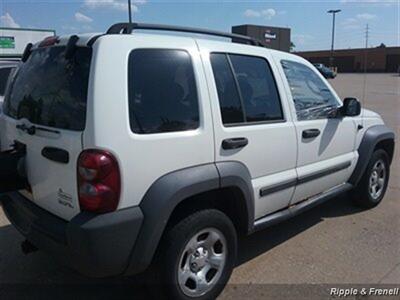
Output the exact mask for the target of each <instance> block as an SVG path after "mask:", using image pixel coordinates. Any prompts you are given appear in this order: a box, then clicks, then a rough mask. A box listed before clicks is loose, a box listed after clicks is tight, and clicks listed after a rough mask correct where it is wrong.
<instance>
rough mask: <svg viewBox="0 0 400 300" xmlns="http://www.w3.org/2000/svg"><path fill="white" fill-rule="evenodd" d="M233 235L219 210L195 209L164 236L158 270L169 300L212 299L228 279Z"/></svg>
mask: <svg viewBox="0 0 400 300" xmlns="http://www.w3.org/2000/svg"><path fill="white" fill-rule="evenodd" d="M236 248H237V237H236V231H235V227H234V226H233V224H232V221H231V220H230V219H229V218H228V217H227V216H226V215H225V214H224V213H222V212H220V211H218V210H214V209H207V210H202V211H199V212H196V213H194V214H192V215H190V216H189V217H187V218H185V219H183V220H182V221H180V222H179V223H178V224H176V225H175V226H173V227H172V228H171V229H170V230H169V231H168V232H167V233H166V236H165V239H164V247H163V251H162V253H161V255H162V259H161V261H160V263H161V266H160V267H161V271H162V274H161V275H162V279H163V282H164V283H166V285H165V288H166V294H167V295H168V296H169V298H170V299H192V300H193V299H196V300H197V299H202V300H203V299H215V298H216V297H217V296H218V295H219V294H220V292H221V291H222V290H223V288H224V286H225V285H226V283H227V282H228V280H229V277H230V275H231V273H232V270H233V267H234V264H235V260H236Z"/></svg>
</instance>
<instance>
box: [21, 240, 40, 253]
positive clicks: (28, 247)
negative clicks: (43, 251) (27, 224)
mask: <svg viewBox="0 0 400 300" xmlns="http://www.w3.org/2000/svg"><path fill="white" fill-rule="evenodd" d="M21 250H22V253H24V254H25V255H28V254H30V253H33V252H36V251H37V250H38V248H37V247H36V246H35V245H33V244H32V243H31V242H30V241H28V240H25V241H23V242H22V243H21Z"/></svg>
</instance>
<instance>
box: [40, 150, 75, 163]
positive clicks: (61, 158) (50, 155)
mask: <svg viewBox="0 0 400 300" xmlns="http://www.w3.org/2000/svg"><path fill="white" fill-rule="evenodd" d="M42 155H43V157H46V158H47V159H50V160H52V161H56V162H59V163H62V164H67V163H68V162H69V153H68V151H66V150H64V149H59V148H54V147H44V148H43V150H42Z"/></svg>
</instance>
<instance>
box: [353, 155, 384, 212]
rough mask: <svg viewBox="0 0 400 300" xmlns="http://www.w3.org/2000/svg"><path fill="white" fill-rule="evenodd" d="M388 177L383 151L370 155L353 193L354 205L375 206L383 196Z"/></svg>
mask: <svg viewBox="0 0 400 300" xmlns="http://www.w3.org/2000/svg"><path fill="white" fill-rule="evenodd" d="M389 175H390V166H389V158H388V155H387V153H386V152H385V151H384V150H382V149H378V150H376V151H375V152H374V153H373V154H372V156H371V160H370V161H369V163H368V166H367V169H366V170H365V173H364V175H363V177H362V178H361V180H360V182H359V184H358V186H357V187H356V189H355V190H354V191H353V195H352V196H353V200H354V203H355V204H356V205H357V206H361V207H365V208H372V207H375V206H377V205H378V204H379V203H380V202H381V201H382V199H383V197H384V196H385V192H386V189H387V186H388V182H389Z"/></svg>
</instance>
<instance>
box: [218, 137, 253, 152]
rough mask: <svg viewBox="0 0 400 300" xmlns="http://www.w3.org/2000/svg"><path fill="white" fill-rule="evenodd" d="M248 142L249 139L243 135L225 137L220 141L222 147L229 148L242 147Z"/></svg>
mask: <svg viewBox="0 0 400 300" xmlns="http://www.w3.org/2000/svg"><path fill="white" fill-rule="evenodd" d="M248 143H249V140H248V139H247V138H244V137H239V138H231V139H226V140H223V141H222V149H224V150H229V149H238V148H243V147H245V146H246V145H247V144H248Z"/></svg>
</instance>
